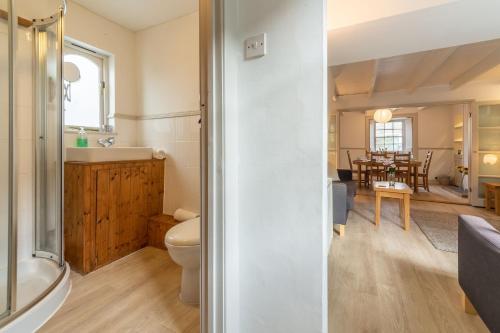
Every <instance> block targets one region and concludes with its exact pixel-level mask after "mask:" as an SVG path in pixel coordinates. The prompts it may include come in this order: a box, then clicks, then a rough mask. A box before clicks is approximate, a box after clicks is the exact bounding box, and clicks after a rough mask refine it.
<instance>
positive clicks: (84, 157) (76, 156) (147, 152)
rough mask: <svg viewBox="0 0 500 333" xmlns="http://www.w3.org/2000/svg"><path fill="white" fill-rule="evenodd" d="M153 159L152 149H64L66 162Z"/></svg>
mask: <svg viewBox="0 0 500 333" xmlns="http://www.w3.org/2000/svg"><path fill="white" fill-rule="evenodd" d="M152 158H153V149H152V148H143V147H109V148H102V147H97V148H94V147H89V148H74V147H71V148H66V161H74V162H114V161H133V160H149V159H152Z"/></svg>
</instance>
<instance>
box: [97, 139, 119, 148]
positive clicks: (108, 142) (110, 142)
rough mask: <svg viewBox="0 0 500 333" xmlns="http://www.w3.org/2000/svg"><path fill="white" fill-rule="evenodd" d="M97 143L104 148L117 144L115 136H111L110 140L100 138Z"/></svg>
mask: <svg viewBox="0 0 500 333" xmlns="http://www.w3.org/2000/svg"><path fill="white" fill-rule="evenodd" d="M97 143H98V144H100V145H101V146H103V147H104V148H108V147H111V146H112V145H113V144H114V143H115V138H114V137H113V136H110V137H109V138H100V139H98V140H97Z"/></svg>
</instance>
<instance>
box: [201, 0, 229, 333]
mask: <svg viewBox="0 0 500 333" xmlns="http://www.w3.org/2000/svg"><path fill="white" fill-rule="evenodd" d="M223 8H224V0H200V2H199V29H200V30H199V36H200V37H199V43H200V111H201V112H200V113H201V133H200V134H201V140H200V145H201V147H200V152H201V272H200V273H201V288H200V290H201V297H200V320H201V323H200V327H201V332H203V333H208V332H210V333H211V332H225V331H226V329H225V304H224V303H225V302H224V294H225V293H224V214H223V208H224V191H223V188H224V187H223V186H224V171H223V170H224V168H223V156H224V141H223V124H224V122H223V119H224V105H223V87H224V82H223V65H224V57H223V54H224V53H223V47H224V43H223V41H224V35H223V15H224V11H223Z"/></svg>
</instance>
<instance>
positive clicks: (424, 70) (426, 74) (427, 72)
mask: <svg viewBox="0 0 500 333" xmlns="http://www.w3.org/2000/svg"><path fill="white" fill-rule="evenodd" d="M457 49H458V47H450V48H446V49H440V50H433V51H430V52H428V53H426V54H424V55H423V57H422V59H421V60H420V61H419V63H418V65H417V67H416V68H415V70H414V71H413V74H412V75H411V77H410V80H409V81H408V84H407V87H406V89H407V90H408V93H410V94H412V93H413V92H415V90H417V89H418V88H420V87H421V86H422V85H423V84H424V83H425V82H426V81H428V80H429V79H430V78H431V77H432V76H433V75H434V73H436V72H437V71H438V70H439V69H441V68H442V67H443V66H444V65H445V64H446V62H447V61H448V59H450V57H451V56H452V55H453V54H454V53H455V51H456V50H457Z"/></svg>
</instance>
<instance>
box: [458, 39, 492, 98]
mask: <svg viewBox="0 0 500 333" xmlns="http://www.w3.org/2000/svg"><path fill="white" fill-rule="evenodd" d="M498 65H500V47H499V48H497V49H495V50H493V51H492V52H491V53H490V54H488V55H487V56H486V57H485V58H484V59H483V60H481V61H480V62H478V63H477V64H475V65H474V66H472V67H471V68H469V69H468V70H466V71H465V72H464V73H462V74H460V75H459V76H458V77H456V78H455V79H453V80H452V81H451V82H450V88H451V89H457V88H459V87H461V86H463V85H464V84H466V83H468V82H470V81H472V80H474V79H475V78H477V77H478V76H480V75H481V74H484V73H486V72H487V71H489V70H490V69H493V68H494V67H496V66H498Z"/></svg>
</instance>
